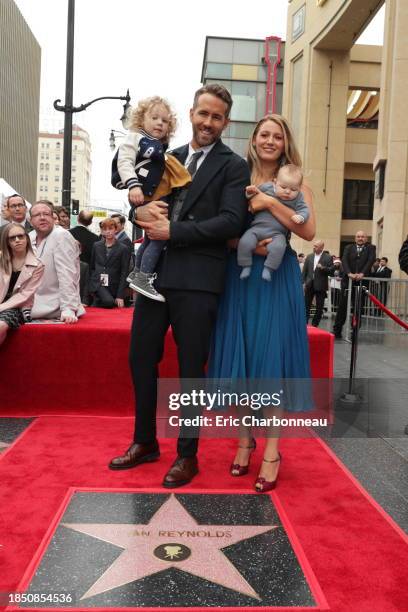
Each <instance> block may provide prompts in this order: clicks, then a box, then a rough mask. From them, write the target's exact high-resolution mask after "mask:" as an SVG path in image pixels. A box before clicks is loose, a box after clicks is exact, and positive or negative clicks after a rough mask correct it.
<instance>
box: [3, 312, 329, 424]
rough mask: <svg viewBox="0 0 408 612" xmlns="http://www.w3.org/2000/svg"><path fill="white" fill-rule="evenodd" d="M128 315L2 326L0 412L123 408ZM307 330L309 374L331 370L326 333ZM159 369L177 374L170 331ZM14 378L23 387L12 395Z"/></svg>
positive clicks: (127, 384) (118, 412) (127, 385)
mask: <svg viewBox="0 0 408 612" xmlns="http://www.w3.org/2000/svg"><path fill="white" fill-rule="evenodd" d="M132 315H133V309H131V308H126V309H121V310H119V309H117V310H113V311H106V310H103V309H98V308H88V309H87V314H86V315H85V316H84V317H83V318H81V319H80V321H79V322H78V323H77V324H75V325H63V324H54V325H52V324H41V325H24V326H23V327H22V328H20V329H19V330H17V331H16V332H13V333H10V334H9V337H8V338H7V340H6V342H5V344H4V346H2V347H1V350H0V372H1V380H0V412H1V413H2V414H10V415H13V416H33V415H40V414H61V413H64V412H65V413H67V412H68V413H70V414H94V415H106V416H131V415H132V414H133V410H134V409H133V390H132V385H131V381H130V375H129V367H128V348H129V337H130V327H131V319H132ZM308 335H309V344H310V352H311V367H312V374H313V377H314V378H332V376H333V336H332V335H331V334H329V333H327V332H325V331H322V330H319V329H316V328H314V327H309V328H308ZM16 364H21V365H24V367H16ZM160 376H162V377H165V378H176V377H177V376H178V370H177V352H176V347H175V344H174V341H173V338H172V334H171V332H169V333H168V336H167V341H166V345H165V353H164V358H163V361H162V363H161V364H160ZM10 381H13V383H14V384H13V385H10V384H9V383H10ZM16 385H18V388H19V389H24V392H20V393H19V394H18V396H16V391H15V389H16Z"/></svg>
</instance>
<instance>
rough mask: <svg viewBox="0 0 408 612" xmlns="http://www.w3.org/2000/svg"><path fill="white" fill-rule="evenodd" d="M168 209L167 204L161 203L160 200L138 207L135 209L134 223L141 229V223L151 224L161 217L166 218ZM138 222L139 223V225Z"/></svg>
mask: <svg viewBox="0 0 408 612" xmlns="http://www.w3.org/2000/svg"><path fill="white" fill-rule="evenodd" d="M168 208H169V207H168V204H167V203H166V202H162V201H161V200H154V201H153V202H149V204H145V205H144V206H140V207H139V208H138V209H137V218H136V222H137V224H138V225H140V226H141V227H143V225H142V223H151V222H152V221H157V220H158V219H161V218H162V217H165V218H167V216H168ZM140 221H141V223H139V222H140Z"/></svg>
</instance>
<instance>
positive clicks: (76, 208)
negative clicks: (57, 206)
mask: <svg viewBox="0 0 408 612" xmlns="http://www.w3.org/2000/svg"><path fill="white" fill-rule="evenodd" d="M71 215H77V216H78V215H79V200H72V206H71Z"/></svg>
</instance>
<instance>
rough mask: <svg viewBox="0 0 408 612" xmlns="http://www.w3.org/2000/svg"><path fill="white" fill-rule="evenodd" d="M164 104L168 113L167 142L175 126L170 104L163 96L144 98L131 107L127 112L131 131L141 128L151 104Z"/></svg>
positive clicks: (175, 120) (174, 117) (175, 121)
mask: <svg viewBox="0 0 408 612" xmlns="http://www.w3.org/2000/svg"><path fill="white" fill-rule="evenodd" d="M157 105H160V106H164V108H165V109H166V111H167V112H168V113H169V130H168V133H167V136H166V142H169V140H170V138H171V137H172V136H174V133H175V131H176V127H177V119H176V115H175V113H174V112H173V110H172V108H171V106H170V104H169V103H168V102H167V100H165V99H164V98H160V96H152V97H151V98H144V99H143V100H139V102H138V105H137V106H136V108H132V109H131V110H130V114H129V129H130V130H132V131H134V132H135V131H136V130H143V124H144V119H145V115H146V113H147V112H149V111H150V110H151V109H152V108H153V106H157Z"/></svg>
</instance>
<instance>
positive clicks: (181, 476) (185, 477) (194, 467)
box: [163, 457, 198, 489]
mask: <svg viewBox="0 0 408 612" xmlns="http://www.w3.org/2000/svg"><path fill="white" fill-rule="evenodd" d="M196 474H198V461H197V457H177V459H176V460H175V462H174V463H173V465H172V466H171V468H170V469H169V471H168V472H167V474H166V475H165V477H164V480H163V487H166V488H168V489H174V488H176V487H182V486H183V485H185V484H188V483H189V482H190V481H191V480H193V478H194V476H195V475H196Z"/></svg>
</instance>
